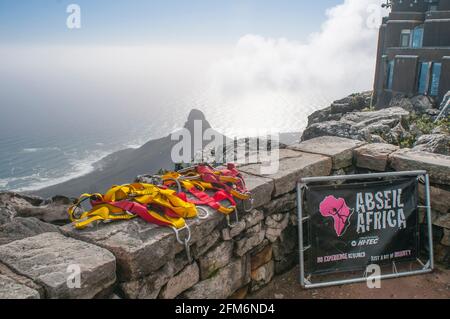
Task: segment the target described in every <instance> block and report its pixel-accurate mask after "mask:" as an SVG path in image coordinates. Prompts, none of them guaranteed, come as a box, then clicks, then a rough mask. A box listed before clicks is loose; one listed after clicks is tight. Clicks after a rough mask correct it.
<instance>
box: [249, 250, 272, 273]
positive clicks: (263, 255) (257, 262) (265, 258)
mask: <svg viewBox="0 0 450 319" xmlns="http://www.w3.org/2000/svg"><path fill="white" fill-rule="evenodd" d="M272 255H273V250H272V245H267V246H265V247H263V248H262V249H261V250H260V251H259V252H257V253H255V254H253V255H252V256H251V268H252V270H256V269H258V268H259V267H261V266H263V265H265V264H267V263H268V262H269V261H270V260H272Z"/></svg>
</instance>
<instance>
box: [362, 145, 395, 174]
mask: <svg viewBox="0 0 450 319" xmlns="http://www.w3.org/2000/svg"><path fill="white" fill-rule="evenodd" d="M398 149H399V148H398V147H397V146H394V145H391V144H379V143H375V144H368V145H364V146H362V147H358V148H357V149H355V150H354V151H353V154H354V158H355V159H356V166H358V167H361V168H367V169H370V170H373V171H379V172H384V171H385V170H386V167H387V164H388V158H389V155H390V154H392V153H393V152H395V151H397V150H398Z"/></svg>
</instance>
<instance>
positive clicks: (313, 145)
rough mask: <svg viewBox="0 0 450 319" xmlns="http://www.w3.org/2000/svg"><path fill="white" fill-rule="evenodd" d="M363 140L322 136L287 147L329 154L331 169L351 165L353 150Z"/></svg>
mask: <svg viewBox="0 0 450 319" xmlns="http://www.w3.org/2000/svg"><path fill="white" fill-rule="evenodd" d="M364 144H365V142H361V141H357V140H351V139H348V138H342V137H337V136H322V137H317V138H313V139H311V140H308V141H305V142H302V143H300V144H294V145H291V146H289V149H292V150H296V151H302V152H307V153H313V154H320V155H325V156H329V157H331V158H332V160H333V169H340V168H345V167H348V166H351V165H352V163H353V150H354V149H355V148H357V147H360V146H362V145H364Z"/></svg>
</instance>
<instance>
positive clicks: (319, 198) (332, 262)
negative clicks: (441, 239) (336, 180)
mask: <svg viewBox="0 0 450 319" xmlns="http://www.w3.org/2000/svg"><path fill="white" fill-rule="evenodd" d="M305 211H306V212H307V214H308V215H309V216H310V223H309V225H310V227H309V232H308V236H309V240H308V242H309V243H310V245H311V247H310V252H309V253H310V255H309V256H310V258H309V262H308V264H307V268H308V269H307V270H308V271H307V273H310V274H323V273H333V272H340V271H352V270H360V269H361V270H363V269H366V267H367V265H369V264H379V265H382V264H386V263H392V262H396V261H410V260H415V259H417V256H418V244H419V236H418V231H419V229H418V227H419V226H418V181H417V178H416V177H413V178H401V179H397V180H394V181H382V182H366V183H355V184H344V185H333V186H309V187H308V188H307V189H306V191H305Z"/></svg>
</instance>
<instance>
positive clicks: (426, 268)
mask: <svg viewBox="0 0 450 319" xmlns="http://www.w3.org/2000/svg"><path fill="white" fill-rule="evenodd" d="M388 177H417V178H418V179H419V178H420V177H423V178H424V181H425V196H426V200H425V206H418V207H417V208H425V209H426V215H427V226H428V227H427V235H428V252H429V256H428V258H429V260H428V261H427V262H426V263H423V262H422V261H421V260H420V259H417V262H418V263H419V264H420V265H421V266H422V269H418V270H410V271H404V272H397V270H396V265H395V262H394V261H393V262H392V266H393V267H392V268H393V272H392V273H391V274H385V275H381V276H380V277H379V278H380V279H381V280H383V279H391V278H398V277H404V276H413V275H419V274H425V273H429V272H432V271H433V269H434V257H433V228H432V220H431V200H430V178H429V175H428V173H427V172H426V171H409V172H389V173H374V174H358V175H342V176H321V177H308V178H301V179H300V181H299V182H298V183H297V203H298V205H297V213H298V236H299V256H300V284H301V285H302V287H303V288H307V289H310V288H322V287H329V286H335V285H344V284H352V283H358V282H365V281H367V273H366V271H365V272H364V274H363V275H362V276H361V277H358V278H351V279H342V280H334V281H324V282H320V283H313V282H312V281H311V280H309V279H307V278H305V258H304V257H305V252H306V251H307V250H308V249H310V248H311V246H307V247H305V246H304V244H305V243H304V241H303V234H304V229H303V227H304V223H306V222H308V220H309V218H310V216H308V215H305V213H304V210H303V194H304V192H303V189H304V188H305V187H307V184H308V183H317V182H331V181H349V180H361V179H376V178H378V179H383V178H388Z"/></svg>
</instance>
